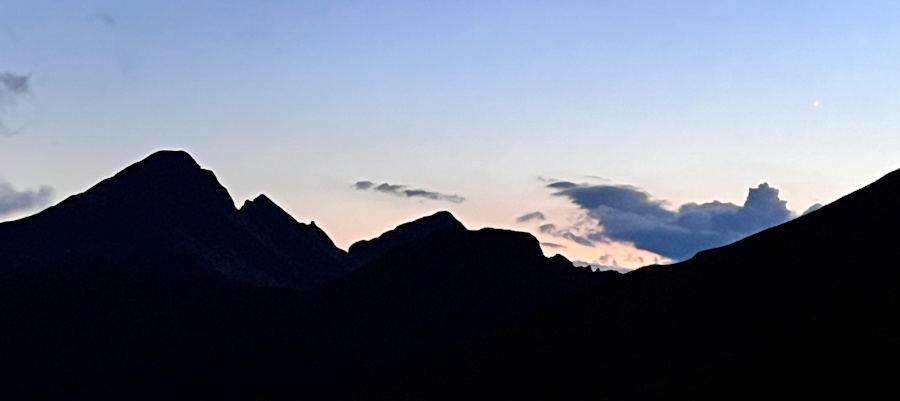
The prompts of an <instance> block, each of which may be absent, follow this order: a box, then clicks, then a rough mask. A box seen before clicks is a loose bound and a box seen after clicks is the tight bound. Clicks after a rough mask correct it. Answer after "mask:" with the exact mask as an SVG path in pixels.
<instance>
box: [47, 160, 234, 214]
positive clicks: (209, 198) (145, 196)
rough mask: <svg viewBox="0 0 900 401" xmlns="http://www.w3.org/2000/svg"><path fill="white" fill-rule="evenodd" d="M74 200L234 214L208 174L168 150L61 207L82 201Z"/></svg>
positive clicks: (132, 207)
mask: <svg viewBox="0 0 900 401" xmlns="http://www.w3.org/2000/svg"><path fill="white" fill-rule="evenodd" d="M75 198H92V200H91V203H93V204H101V203H102V204H107V203H109V204H111V205H109V206H112V207H115V208H122V209H125V210H128V209H130V210H132V211H144V212H149V211H150V210H154V211H160V210H165V211H167V212H170V213H176V214H180V213H194V212H202V211H209V210H210V209H212V210H215V211H218V212H226V213H231V212H233V211H234V202H233V201H232V199H231V196H230V195H229V194H228V191H227V190H226V189H225V188H224V187H222V185H221V184H220V183H219V181H218V180H217V179H216V176H215V174H213V172H212V171H209V170H205V169H203V168H201V167H200V165H199V164H197V162H196V161H195V160H194V159H193V158H192V157H191V156H190V155H189V154H188V153H187V152H184V151H172V150H162V151H158V152H155V153H153V154H151V155H150V156H147V157H146V158H145V159H143V160H141V161H139V162H137V163H134V164H132V165H130V166H128V167H126V168H125V169H124V170H122V171H120V172H119V173H117V174H116V175H114V176H113V177H110V178H107V179H105V180H103V181H102V182H100V183H99V184H97V185H95V186H94V187H93V188H91V189H89V190H88V191H86V192H85V193H84V194H81V195H77V196H76V197H73V201H72V202H69V201H68V200H67V201H66V202H63V204H66V203H81V202H84V201H83V200H82V199H78V200H74V199H75ZM61 205H62V204H61Z"/></svg>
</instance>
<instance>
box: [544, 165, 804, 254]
mask: <svg viewBox="0 0 900 401" xmlns="http://www.w3.org/2000/svg"><path fill="white" fill-rule="evenodd" d="M547 188H550V189H553V190H555V192H554V193H553V195H555V196H561V197H565V198H568V199H569V200H570V201H571V202H572V203H574V204H575V205H577V206H578V207H579V208H580V209H581V210H582V211H583V212H584V213H585V214H586V216H587V217H589V218H588V219H586V220H584V221H582V222H580V223H579V224H577V225H578V226H579V227H578V228H579V229H582V230H587V232H586V233H583V234H582V235H581V236H575V235H574V234H571V233H570V229H558V228H557V227H556V226H554V225H553V224H545V225H543V226H541V228H540V229H541V232H544V233H550V234H554V235H558V236H561V237H563V238H567V239H570V240H572V241H575V242H577V243H583V242H584V240H587V241H617V242H627V243H632V244H634V245H635V246H636V247H637V248H640V249H644V250H647V251H651V252H654V253H656V254H659V255H662V256H665V257H668V258H672V259H675V260H684V259H687V258H689V257H691V256H693V255H694V254H695V253H697V252H698V251H701V250H704V249H709V248H714V247H718V246H722V245H726V244H728V243H731V242H733V241H736V240H739V239H741V238H743V237H746V236H748V235H751V234H754V233H756V232H758V231H761V230H764V229H766V228H769V227H772V226H775V225H778V224H781V223H784V222H786V221H788V220H790V219H791V218H793V217H794V214H793V213H791V211H789V210H788V209H787V207H786V202H785V201H783V200H781V199H779V197H778V190H777V189H775V188H773V187H770V186H769V185H768V184H767V183H763V184H760V185H759V186H758V187H756V188H750V190H749V194H748V196H747V200H746V201H745V202H744V205H743V206H738V205H735V204H732V203H723V202H719V201H713V202H708V203H702V204H697V203H688V204H685V205H682V206H681V207H679V208H678V209H677V210H674V211H673V210H669V209H666V208H665V207H664V206H665V205H666V204H667V202H665V201H662V200H658V199H655V198H653V197H652V196H651V195H650V194H648V193H647V192H645V191H643V190H641V189H640V188H636V187H632V186H625V185H588V184H576V183H572V182H566V181H558V182H553V183H551V184H548V185H547ZM567 232H569V233H570V235H565V233H567Z"/></svg>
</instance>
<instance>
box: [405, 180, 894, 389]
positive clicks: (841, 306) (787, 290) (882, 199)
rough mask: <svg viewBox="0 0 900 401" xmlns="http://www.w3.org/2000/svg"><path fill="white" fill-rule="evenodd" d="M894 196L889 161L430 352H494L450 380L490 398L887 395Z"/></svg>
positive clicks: (473, 356)
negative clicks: (488, 334) (855, 180)
mask: <svg viewBox="0 0 900 401" xmlns="http://www.w3.org/2000/svg"><path fill="white" fill-rule="evenodd" d="M896 199H900V172H894V173H891V174H889V175H887V176H885V177H884V178H882V179H880V180H878V181H877V182H875V183H873V184H871V185H869V186H867V187H865V188H863V189H861V190H859V191H856V192H854V193H853V194H850V195H848V196H846V197H844V198H842V199H840V200H838V201H836V202H834V203H833V204H831V205H828V206H826V207H823V208H821V209H819V210H818V211H816V212H813V213H811V214H809V215H806V216H803V217H800V218H798V219H795V220H793V221H791V222H788V223H785V224H783V225H781V226H778V227H774V228H771V229H768V230H765V231H763V232H761V233H759V234H756V235H754V236H751V237H748V238H746V239H744V240H741V241H738V242H736V243H734V244H732V245H728V246H725V247H721V248H718V249H713V250H709V251H705V252H701V253H699V254H698V255H697V256H696V257H694V258H692V259H691V260H688V261H686V262H683V263H679V264H676V265H671V266H650V267H645V268H642V269H639V270H637V271H635V272H632V273H629V274H626V275H624V276H623V277H621V278H619V279H616V280H609V281H604V282H600V283H597V284H596V285H594V286H593V288H591V289H590V291H586V292H584V293H582V294H581V296H580V297H579V299H577V300H574V301H571V302H570V303H568V304H567V305H566V306H564V307H561V308H558V309H556V310H554V311H553V312H552V313H548V314H545V315H543V316H542V317H541V318H539V319H536V320H535V321H531V322H528V323H526V324H523V325H520V326H518V327H516V328H514V329H510V330H509V331H507V332H506V333H505V334H504V335H503V336H501V337H500V338H501V340H499V341H497V340H495V339H484V340H483V341H482V342H480V343H479V345H478V346H477V347H474V350H475V351H471V352H459V351H460V350H454V352H450V353H447V354H444V355H443V356H444V357H446V358H448V359H450V360H452V361H453V362H448V364H449V365H451V366H453V367H454V369H451V370H454V371H455V370H458V369H459V368H462V367H464V366H471V365H478V364H479V363H480V362H482V361H484V358H483V357H482V356H481V355H482V354H485V353H493V354H495V357H494V358H493V360H494V361H495V362H492V363H490V364H488V366H487V367H485V368H484V369H483V370H482V371H481V373H482V374H479V375H471V374H467V375H462V376H461V377H459V376H457V377H455V380H457V381H458V382H464V383H466V384H465V385H459V386H458V387H459V388H468V389H472V388H476V387H478V388H482V387H486V388H490V389H491V391H493V392H494V395H498V396H499V395H503V396H512V397H515V396H535V395H543V396H554V397H567V398H617V399H629V398H637V399H646V398H650V397H653V398H656V397H666V398H671V397H677V396H683V397H717V398H720V397H733V396H735V395H756V396H764V397H769V396H773V395H781V396H784V395H789V394H795V395H802V396H805V397H809V396H835V395H843V396H855V397H859V396H876V395H878V396H884V395H886V394H896V393H897V390H896V388H895V386H894V385H893V382H894V381H893V377H894V376H895V375H896V373H898V372H900V366H898V364H897V362H896V361H898V360H900V293H898V292H897V288H898V285H900V269H898V265H897V262H896V258H895V257H894V255H893V249H894V246H895V244H896V238H895V236H894V235H892V234H891V233H892V232H893V229H894V227H896V226H897V224H898V223H900V211H898V210H897V209H896V207H895V206H894V200H896ZM444 380H445V379H436V383H446V382H445V381H444ZM436 383H434V382H432V383H430V384H429V385H428V386H423V387H425V388H432V387H434V386H437V384H436ZM522 383H533V384H532V385H529V386H524V387H523V386H522ZM423 391H424V392H427V391H428V390H423Z"/></svg>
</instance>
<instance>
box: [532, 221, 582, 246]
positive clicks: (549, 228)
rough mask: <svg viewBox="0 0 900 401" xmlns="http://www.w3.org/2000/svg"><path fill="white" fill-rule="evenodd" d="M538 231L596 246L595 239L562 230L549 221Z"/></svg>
mask: <svg viewBox="0 0 900 401" xmlns="http://www.w3.org/2000/svg"><path fill="white" fill-rule="evenodd" d="M538 231H540V232H541V233H544V234H549V235H552V236H554V237H560V238H565V239H567V240H569V241H572V242H574V243H576V244H579V245H584V246H591V247H592V246H594V241H593V240H591V239H589V238H587V237H584V236H581V235H577V234H574V233H572V232H571V231H569V230H560V229H558V228H556V225H555V224H549V223H548V224H544V225H542V226H540V227H538Z"/></svg>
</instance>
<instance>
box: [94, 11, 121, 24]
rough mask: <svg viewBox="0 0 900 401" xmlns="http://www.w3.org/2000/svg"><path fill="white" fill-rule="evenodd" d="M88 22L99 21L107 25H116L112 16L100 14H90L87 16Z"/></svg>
mask: <svg viewBox="0 0 900 401" xmlns="http://www.w3.org/2000/svg"><path fill="white" fill-rule="evenodd" d="M88 21H99V22H102V23H104V24H108V25H115V24H116V19H115V18H113V17H112V15H109V14H107V13H101V12H96V13H91V14H90V15H88Z"/></svg>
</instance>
